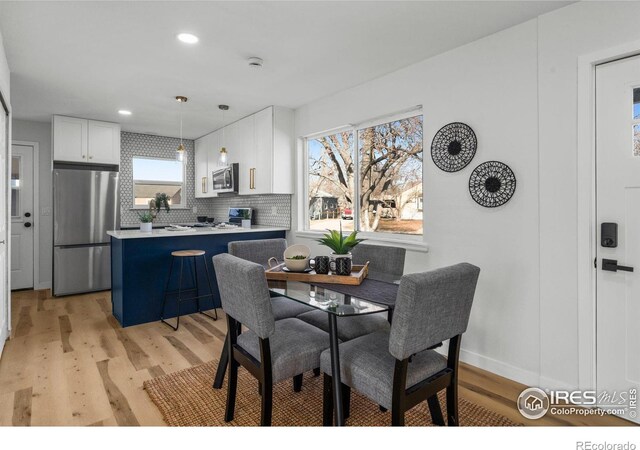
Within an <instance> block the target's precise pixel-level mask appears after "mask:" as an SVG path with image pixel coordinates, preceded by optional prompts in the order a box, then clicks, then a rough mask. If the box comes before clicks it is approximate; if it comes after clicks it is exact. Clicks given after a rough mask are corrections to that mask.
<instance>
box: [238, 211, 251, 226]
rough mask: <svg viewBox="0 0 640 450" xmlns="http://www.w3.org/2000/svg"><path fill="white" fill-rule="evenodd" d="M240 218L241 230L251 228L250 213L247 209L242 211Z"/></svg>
mask: <svg viewBox="0 0 640 450" xmlns="http://www.w3.org/2000/svg"><path fill="white" fill-rule="evenodd" d="M240 216H241V217H242V228H251V212H250V211H249V210H248V209H242V210H241V211H240Z"/></svg>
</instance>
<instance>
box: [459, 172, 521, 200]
mask: <svg viewBox="0 0 640 450" xmlns="http://www.w3.org/2000/svg"><path fill="white" fill-rule="evenodd" d="M515 190H516V176H515V175H514V174H513V171H512V170H511V169H510V168H509V166H507V165H506V164H504V163H501V162H499V161H487V162H484V163H482V164H480V165H479V166H478V167H476V168H475V169H473V172H471V177H469V193H470V194H471V197H473V199H474V200H475V201H476V203H477V204H478V205H481V206H484V207H485V208H495V207H496V206H500V205H504V204H505V203H507V202H508V201H509V200H510V199H511V197H513V193H514V192H515Z"/></svg>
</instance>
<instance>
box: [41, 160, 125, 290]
mask: <svg viewBox="0 0 640 450" xmlns="http://www.w3.org/2000/svg"><path fill="white" fill-rule="evenodd" d="M119 228H120V199H119V190H118V168H117V166H116V167H96V166H86V167H82V166H77V165H73V166H71V165H68V164H62V163H55V164H54V168H53V294H54V295H68V294H78V293H82V292H93V291H101V290H105V289H110V288H111V248H110V244H109V242H110V239H109V236H108V235H107V231H108V230H116V229H119Z"/></svg>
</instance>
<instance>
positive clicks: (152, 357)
mask: <svg viewBox="0 0 640 450" xmlns="http://www.w3.org/2000/svg"><path fill="white" fill-rule="evenodd" d="M12 324H13V332H12V336H11V339H10V340H9V341H7V342H6V344H5V348H4V353H3V355H2V358H1V359H0V425H164V422H163V420H162V417H161V416H160V413H159V412H158V410H157V409H156V407H155V406H154V404H153V403H152V402H151V400H149V397H148V396H147V394H146V393H145V392H144V390H143V388H142V383H143V382H144V381H145V380H147V379H150V378H154V377H156V376H159V375H162V374H164V373H170V372H173V371H176V370H180V369H184V368H187V367H191V366H194V365H197V364H201V363H203V362H205V361H209V360H211V359H212V358H213V357H217V356H218V355H219V354H220V350H221V347H222V343H223V341H224V335H225V332H226V329H225V328H226V327H225V320H224V316H223V315H222V314H220V319H219V320H218V321H216V322H213V321H211V320H210V319H208V318H206V317H204V316H202V315H198V314H194V315H191V316H186V317H183V318H182V319H181V323H180V329H179V330H178V331H177V332H174V331H172V330H171V329H169V328H168V327H167V326H166V325H164V324H162V323H160V322H156V323H150V324H145V325H138V326H135V327H129V328H125V329H123V328H121V327H120V325H119V324H118V323H117V322H116V320H115V319H114V317H113V316H112V315H111V300H110V293H109V292H101V293H94V294H87V295H76V296H70V297H63V298H51V297H50V296H49V291H21V292H15V293H13V296H12ZM523 389H524V386H523V385H521V384H519V383H516V382H514V381H511V380H507V379H506V378H502V377H499V376H497V375H494V374H492V373H490V372H486V371H484V370H481V369H478V368H476V367H473V366H469V365H466V364H463V365H462V370H461V373H460V395H461V396H463V397H465V398H467V399H468V400H470V401H473V402H475V403H478V404H480V405H483V406H485V407H486V408H488V409H491V410H494V411H496V412H498V413H500V414H502V415H504V416H507V417H509V418H510V419H511V420H513V421H515V422H518V423H523V424H528V425H629V424H630V423H629V422H626V421H624V420H621V419H618V418H615V417H604V418H600V417H587V418H584V417H578V416H570V417H560V418H558V417H545V418H543V419H541V420H537V421H527V420H525V419H523V418H522V416H521V415H520V413H519V412H518V411H517V409H516V408H515V401H516V398H517V397H518V395H519V394H520V392H521V391H522V390H523ZM276 407H277V406H276Z"/></svg>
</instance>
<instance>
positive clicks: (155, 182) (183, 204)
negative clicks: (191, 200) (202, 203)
mask: <svg viewBox="0 0 640 450" xmlns="http://www.w3.org/2000/svg"><path fill="white" fill-rule="evenodd" d="M134 159H151V160H156V161H158V160H160V161H173V162H175V161H176V159H175V158H164V157H161V156H135V155H134V156H132V157H131V202H132V206H131V209H149V206H145V205H136V184H151V185H158V186H181V188H182V192H183V193H184V195H182V201H181V202H180V203H179V204H177V205H171V209H188V208H189V206H188V204H187V190H186V184H187V165H186V164H185V161H178V162H180V163H181V164H182V182H181V183H178V182H175V181H162V180H136V179H135V178H134V176H133V160H134Z"/></svg>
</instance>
